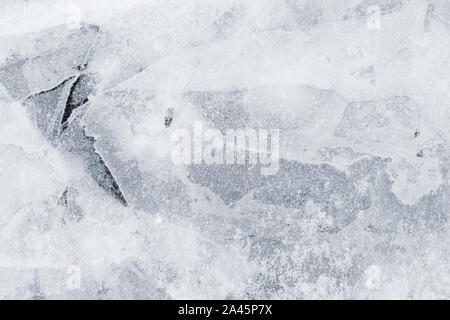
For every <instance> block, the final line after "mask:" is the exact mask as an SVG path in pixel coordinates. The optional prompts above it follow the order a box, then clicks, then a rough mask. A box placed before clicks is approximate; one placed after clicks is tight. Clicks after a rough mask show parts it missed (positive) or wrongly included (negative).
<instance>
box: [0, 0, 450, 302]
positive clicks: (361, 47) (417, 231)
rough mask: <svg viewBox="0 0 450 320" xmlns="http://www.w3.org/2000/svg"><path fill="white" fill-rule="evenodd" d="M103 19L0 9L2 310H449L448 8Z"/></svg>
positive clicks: (196, 6) (224, 9) (302, 2)
mask: <svg viewBox="0 0 450 320" xmlns="http://www.w3.org/2000/svg"><path fill="white" fill-rule="evenodd" d="M45 3H46V2H45V1H44V2H41V4H40V5H42V7H43V8H44V7H47V6H46V5H45ZM105 3H106V4H104V3H102V2H98V3H96V4H94V3H92V4H91V6H90V7H86V2H80V3H77V1H74V5H78V6H79V9H80V10H79V12H80V16H79V18H80V19H79V20H80V24H78V25H73V23H72V22H73V21H77V19H75V20H74V19H73V18H74V17H68V16H67V14H66V12H67V11H66V10H65V9H66V8H64V7H55V8H56V9H52V10H49V11H48V12H47V15H48V16H46V14H43V15H42V16H40V17H39V19H30V17H32V16H33V14H34V15H35V14H36V12H37V11H35V10H33V7H32V6H31V4H29V3H28V2H15V1H12V0H11V1H4V2H3V3H2V4H1V7H2V9H3V10H0V12H2V13H0V16H1V19H0V20H1V21H3V22H1V25H2V28H1V30H2V31H1V37H0V271H1V272H0V298H2V299H12V298H19V299H55V298H64V299H75V298H81V299H182V298H187V299H213V298H219V299H222V298H225V299H227V298H238V299H239V298H242V299H265V298H267V299H313V298H318V299H329V298H333V299H336V298H337V299H354V298H359V299H374V298H383V299H386V298H387V299H389V298H400V299H406V298H414V299H422V298H431V299H448V298H450V261H449V257H450V246H449V241H448V240H449V224H448V218H449V211H450V180H449V169H450V129H449V128H450V111H449V110H450V105H449V101H450V99H449V98H450V81H449V79H448V75H449V74H450V56H449V55H448V48H449V47H450V6H449V5H448V1H444V0H429V1H424V0H413V1H405V0H351V1H346V2H345V4H344V3H343V2H342V1H330V0H320V1H310V0H280V1H274V0H262V1H234V0H229V1H209V0H208V1H207V0H201V1H198V0H196V1H190V0H189V1H175V0H170V1H130V2H129V3H127V4H125V2H124V1H108V2H105ZM83 4H84V5H83ZM58 8H59V9H58ZM373 8H375V13H374V11H373V10H374V9H373ZM58 10H59V11H58ZM18 12H21V13H23V16H24V17H26V18H27V20H26V21H21V20H20V16H22V14H20V15H19V14H18ZM39 12H46V10H40V11H39ZM374 14H375V15H376V16H373V15H374ZM75 18H77V17H75ZM373 19H379V20H378V21H375V22H376V23H374V20H373ZM5 21H6V24H7V25H5ZM69 21H70V23H69ZM65 22H67V23H65ZM8 23H9V24H10V25H8ZM13 24H17V25H18V26H20V27H17V28H15V27H14V25H13ZM378 26H379V27H378ZM198 120H201V121H202V122H203V125H204V127H205V128H216V129H219V130H220V131H221V132H223V133H225V132H226V130H227V129H258V128H273V129H279V130H280V163H279V164H280V168H279V171H278V172H277V173H276V174H274V175H270V176H262V175H261V174H260V166H259V165H249V164H245V165H238V164H235V165H207V164H193V165H181V166H178V165H174V164H173V163H172V161H171V150H172V147H173V145H174V144H173V141H172V140H171V135H172V133H173V132H174V131H175V130H177V129H180V128H183V129H188V130H191V129H192V124H193V123H194V121H198ZM77 272H79V273H77ZM77 279H78V280H77Z"/></svg>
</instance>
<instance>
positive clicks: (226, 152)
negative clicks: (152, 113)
mask: <svg viewBox="0 0 450 320" xmlns="http://www.w3.org/2000/svg"><path fill="white" fill-rule="evenodd" d="M171 138H172V142H174V143H175V146H174V147H173V149H172V153H171V157H172V161H173V163H174V164H187V165H188V164H202V163H205V164H253V165H256V164H260V165H261V174H262V175H273V174H276V173H277V172H278V169H279V157H280V150H279V149H280V146H279V130H278V129H249V128H246V129H227V130H225V134H223V133H222V132H221V131H220V130H219V129H213V128H208V129H206V130H203V124H202V122H201V121H195V122H194V123H193V130H192V134H191V131H190V130H188V129H183V128H178V129H175V130H174V131H173V132H172V137H171Z"/></svg>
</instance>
